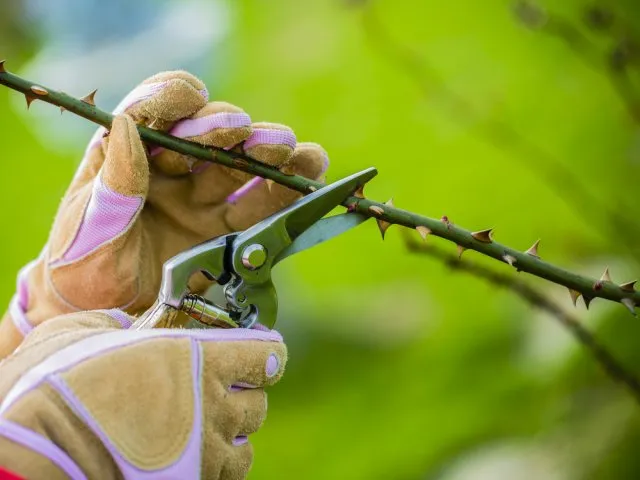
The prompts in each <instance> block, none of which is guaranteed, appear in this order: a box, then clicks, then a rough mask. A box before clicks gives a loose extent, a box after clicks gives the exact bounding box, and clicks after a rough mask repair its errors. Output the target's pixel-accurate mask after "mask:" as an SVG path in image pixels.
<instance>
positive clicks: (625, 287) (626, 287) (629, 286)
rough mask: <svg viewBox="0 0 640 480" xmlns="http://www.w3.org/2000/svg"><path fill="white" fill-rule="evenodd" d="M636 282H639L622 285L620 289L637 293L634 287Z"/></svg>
mask: <svg viewBox="0 0 640 480" xmlns="http://www.w3.org/2000/svg"><path fill="white" fill-rule="evenodd" d="M636 282H637V280H634V281H633V282H627V283H622V284H620V289H621V290H624V291H625V292H635V291H636V289H635V288H634V287H635V284H636Z"/></svg>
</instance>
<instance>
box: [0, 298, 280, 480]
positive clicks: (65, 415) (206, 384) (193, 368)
mask: <svg viewBox="0 0 640 480" xmlns="http://www.w3.org/2000/svg"><path fill="white" fill-rule="evenodd" d="M132 320H133V319H132V318H131V317H129V316H128V315H127V314H125V313H124V312H122V311H120V310H103V311H92V312H82V313H74V314H70V315H65V316H61V317H57V318H55V319H52V320H51V321H47V322H45V323H44V324H42V325H41V326H39V327H38V328H36V329H34V330H33V331H32V333H30V334H29V335H28V336H27V337H26V339H25V341H24V342H23V343H22V345H21V346H20V348H19V349H18V350H17V351H16V352H15V353H14V354H13V355H11V356H10V357H8V358H6V359H5V360H4V361H2V362H0V469H2V468H4V469H6V470H9V471H11V472H13V473H15V474H17V475H20V476H22V477H24V478H28V479H34V480H38V479H47V480H56V479H63V478H72V479H74V480H75V479H85V478H89V479H101V480H102V479H120V478H125V479H142V480H143V479H154V480H155V479H160V480H161V479H179V480H189V479H196V478H207V479H214V480H215V479H241V478H244V477H245V476H246V474H247V472H248V470H249V467H250V465H251V462H252V457H253V451H252V446H251V444H250V443H249V442H248V439H247V436H248V435H249V434H251V433H253V432H255V431H256V430H258V428H259V427H260V426H261V424H262V423H263V421H264V418H265V415H266V408H267V402H266V396H265V393H264V387H266V386H270V385H273V384H274V383H276V382H277V381H278V380H279V379H280V377H281V376H282V373H283V370H284V366H285V362H286V359H287V351H286V347H285V346H284V344H283V343H282V337H281V336H280V334H278V333H277V332H275V331H269V330H267V329H260V330H258V329H252V330H249V329H148V330H127V329H126V328H128V326H130V325H131V322H132Z"/></svg>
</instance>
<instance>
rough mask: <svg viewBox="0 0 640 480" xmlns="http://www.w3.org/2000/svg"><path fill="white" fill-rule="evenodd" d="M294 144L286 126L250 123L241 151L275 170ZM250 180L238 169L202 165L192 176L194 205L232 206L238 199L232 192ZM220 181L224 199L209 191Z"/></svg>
mask: <svg viewBox="0 0 640 480" xmlns="http://www.w3.org/2000/svg"><path fill="white" fill-rule="evenodd" d="M295 145H296V137H295V134H294V133H293V131H292V130H291V129H290V128H289V127H286V126H284V125H279V124H275V123H254V124H253V131H252V133H251V135H250V136H249V137H248V138H247V139H246V140H245V141H244V144H243V145H242V151H243V152H244V153H246V154H247V155H249V156H250V157H252V158H254V159H256V160H258V161H259V162H262V163H266V164H268V165H273V166H275V167H279V166H281V165H284V164H285V163H286V162H287V161H288V160H289V159H290V158H291V155H292V154H293V150H294V148H295ZM237 148H238V149H240V148H241V147H240V146H238V147H237ZM251 178H253V175H250V174H248V173H245V172H241V171H240V170H234V169H231V168H227V167H222V166H217V168H214V165H210V166H207V165H203V166H202V167H201V168H199V169H196V174H195V175H194V176H193V199H194V202H197V203H198V204H201V205H208V204H219V203H221V202H223V201H224V200H225V199H226V201H227V202H230V203H233V202H234V201H235V199H236V197H237V196H238V193H235V192H240V191H241V190H242V186H243V185H244V184H245V183H246V182H247V181H249V180H251ZM221 179H226V180H225V181H224V185H225V188H224V190H225V192H224V193H225V196H224V197H221V196H220V193H222V191H221V190H219V189H217V188H216V189H213V188H212V185H216V184H218V183H222V181H221Z"/></svg>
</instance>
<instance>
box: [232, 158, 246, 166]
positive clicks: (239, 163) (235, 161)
mask: <svg viewBox="0 0 640 480" xmlns="http://www.w3.org/2000/svg"><path fill="white" fill-rule="evenodd" d="M233 164H234V165H235V166H237V167H241V168H246V167H248V166H249V163H248V162H247V161H246V160H245V159H244V158H234V159H233Z"/></svg>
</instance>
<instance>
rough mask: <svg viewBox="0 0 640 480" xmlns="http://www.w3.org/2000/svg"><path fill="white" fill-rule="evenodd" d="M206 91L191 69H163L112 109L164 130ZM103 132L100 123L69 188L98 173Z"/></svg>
mask: <svg viewBox="0 0 640 480" xmlns="http://www.w3.org/2000/svg"><path fill="white" fill-rule="evenodd" d="M208 95H209V94H208V92H207V89H206V87H205V85H204V83H202V82H201V81H200V80H199V79H198V78H196V77H195V76H193V75H191V74H190V73H188V72H184V71H173V72H162V73H159V74H157V75H154V76H152V77H150V78H148V79H146V80H145V81H144V82H142V83H141V84H140V85H138V86H137V87H136V88H134V89H133V90H132V91H131V92H129V94H128V95H127V96H126V97H125V98H123V99H122V101H121V102H120V104H119V105H118V106H117V107H116V108H115V110H114V111H113V113H114V115H119V114H122V113H127V114H128V115H129V116H131V117H132V118H133V119H134V121H135V122H136V123H140V124H143V125H151V124H152V125H153V127H154V128H157V129H161V130H166V129H168V128H169V127H171V125H173V123H175V122H176V121H177V120H179V119H181V118H185V117H188V116H189V115H191V114H193V113H194V112H196V111H197V110H198V109H200V108H202V107H203V106H204V105H205V103H206V100H207V98H208ZM106 134H107V130H106V129H105V128H104V127H100V128H98V129H97V130H96V132H95V133H94V135H93V137H91V140H90V141H89V145H88V146H87V149H86V151H85V155H84V158H83V160H82V163H81V165H80V167H79V169H78V172H77V174H76V176H75V178H74V180H73V182H72V185H71V187H70V192H75V191H76V190H78V189H79V188H81V187H82V186H83V185H85V184H86V183H88V182H90V181H91V180H93V179H94V178H95V176H96V175H97V173H98V171H99V170H100V167H101V166H102V162H103V161H104V154H103V150H102V148H100V146H101V145H102V143H103V139H104V137H105V135H106Z"/></svg>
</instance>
